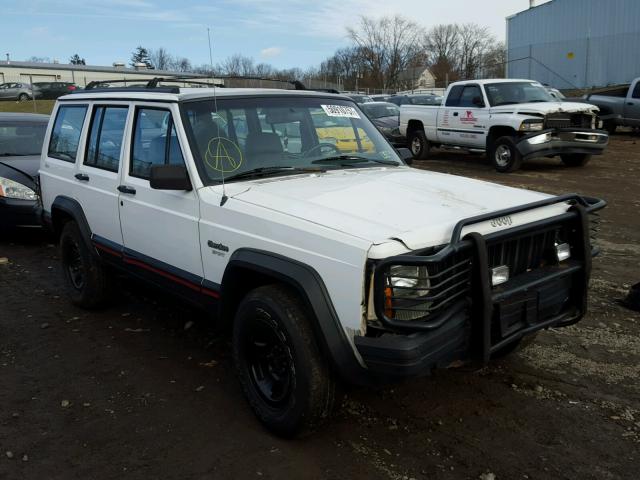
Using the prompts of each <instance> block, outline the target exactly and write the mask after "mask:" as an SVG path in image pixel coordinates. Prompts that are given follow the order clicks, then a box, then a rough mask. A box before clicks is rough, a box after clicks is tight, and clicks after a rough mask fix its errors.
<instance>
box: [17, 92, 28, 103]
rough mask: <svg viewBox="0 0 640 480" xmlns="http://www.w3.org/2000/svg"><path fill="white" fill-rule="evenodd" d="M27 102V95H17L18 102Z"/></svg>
mask: <svg viewBox="0 0 640 480" xmlns="http://www.w3.org/2000/svg"><path fill="white" fill-rule="evenodd" d="M27 100H29V95H27V94H26V93H21V94H20V95H18V101H20V102H26V101H27Z"/></svg>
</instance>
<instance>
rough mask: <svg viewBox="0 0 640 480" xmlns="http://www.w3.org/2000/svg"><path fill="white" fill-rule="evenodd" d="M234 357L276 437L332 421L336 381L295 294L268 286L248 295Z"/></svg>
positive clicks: (250, 395)
mask: <svg viewBox="0 0 640 480" xmlns="http://www.w3.org/2000/svg"><path fill="white" fill-rule="evenodd" d="M233 357H234V363H235V368H236V372H237V374H238V378H239V380H240V384H241V386H242V390H243V391H244V394H245V396H246V398H247V400H248V401H249V404H250V405H251V408H252V409H253V411H254V413H255V414H256V416H257V417H258V419H259V420H260V421H261V422H262V423H263V424H264V425H265V426H266V427H267V428H269V429H270V430H271V431H273V432H274V433H276V434H278V435H282V436H284V437H291V436H294V435H299V434H304V433H308V432H310V431H312V430H313V429H315V428H316V427H317V426H319V425H320V424H322V423H323V422H324V421H325V420H326V419H327V418H328V417H329V416H330V413H331V410H332V408H333V403H334V396H335V382H334V379H333V375H332V373H331V372H330V370H329V365H328V363H327V361H326V359H325V358H324V357H323V355H322V353H321V352H320V349H319V348H318V345H317V342H316V340H315V337H314V334H313V330H312V327H311V324H310V320H309V318H308V315H307V313H306V311H305V308H304V306H303V304H302V302H301V300H300V298H299V296H298V295H296V293H295V292H293V291H292V290H290V289H288V288H287V287H285V286H282V285H267V286H263V287H259V288H257V289H255V290H253V291H251V292H250V293H249V294H247V296H246V297H245V298H244V299H243V300H242V302H241V303H240V306H239V308H238V311H237V313H236V316H235V320H234V326H233Z"/></svg>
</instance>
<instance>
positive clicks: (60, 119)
mask: <svg viewBox="0 0 640 480" xmlns="http://www.w3.org/2000/svg"><path fill="white" fill-rule="evenodd" d="M86 114H87V106H86V105H64V106H61V107H60V108H58V113H57V114H56V120H55V123H54V124H53V130H52V131H51V139H50V140H49V150H48V152H49V157H52V158H57V159H58V160H64V161H65V162H75V161H76V155H77V153H78V145H79V144H80V134H81V133H82V125H83V124H84V118H85V116H86Z"/></svg>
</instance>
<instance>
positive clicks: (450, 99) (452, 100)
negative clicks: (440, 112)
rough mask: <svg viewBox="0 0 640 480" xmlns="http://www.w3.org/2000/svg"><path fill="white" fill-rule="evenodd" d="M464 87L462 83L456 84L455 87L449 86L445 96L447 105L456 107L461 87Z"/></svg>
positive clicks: (458, 103)
mask: <svg viewBox="0 0 640 480" xmlns="http://www.w3.org/2000/svg"><path fill="white" fill-rule="evenodd" d="M463 88H464V87H463V86H462V85H456V86H455V87H451V90H450V91H449V95H448V96H447V103H446V106H447V107H457V106H459V105H460V95H461V94H462V89H463Z"/></svg>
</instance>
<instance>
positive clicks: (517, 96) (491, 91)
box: [484, 82, 555, 107]
mask: <svg viewBox="0 0 640 480" xmlns="http://www.w3.org/2000/svg"><path fill="white" fill-rule="evenodd" d="M484 88H485V90H486V91H487V97H488V98H489V104H490V105H491V106H492V107H497V106H499V105H512V104H516V103H530V102H554V101H555V100H554V99H553V97H552V96H551V95H549V92H547V90H546V89H545V88H544V87H543V86H542V85H540V84H539V83H534V82H502V83H488V84H486V85H485V86H484Z"/></svg>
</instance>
